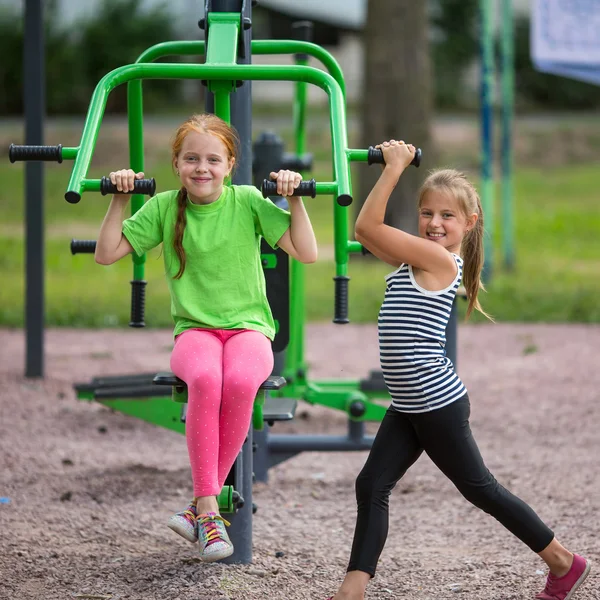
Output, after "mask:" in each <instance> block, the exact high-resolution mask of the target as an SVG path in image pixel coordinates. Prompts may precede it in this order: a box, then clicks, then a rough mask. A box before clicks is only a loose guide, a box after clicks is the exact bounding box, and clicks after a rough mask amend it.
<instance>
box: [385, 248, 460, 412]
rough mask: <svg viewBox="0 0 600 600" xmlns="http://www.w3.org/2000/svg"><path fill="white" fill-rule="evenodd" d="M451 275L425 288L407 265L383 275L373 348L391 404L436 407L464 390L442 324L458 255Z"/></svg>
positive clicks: (400, 407)
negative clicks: (440, 285)
mask: <svg viewBox="0 0 600 600" xmlns="http://www.w3.org/2000/svg"><path fill="white" fill-rule="evenodd" d="M452 256H453V257H454V260H455V261H456V266H457V267H458V272H457V274H456V277H455V278H454V281H453V282H452V283H451V284H450V285H449V286H448V287H447V288H446V289H444V290H440V291H436V292H430V291H429V290H425V289H423V288H422V287H421V286H420V285H419V284H418V283H417V282H416V281H415V277H414V274H413V269H412V266H411V265H407V264H403V265H401V266H400V268H399V269H397V270H396V271H394V272H393V273H390V274H389V275H387V276H386V278H385V279H386V283H387V286H386V291H385V298H384V300H383V304H382V306H381V310H380V311H379V318H378V321H377V327H378V332H379V354H380V360H381V369H382V371H383V377H384V379H385V383H386V386H387V388H388V390H389V392H390V396H391V398H392V408H394V409H396V410H398V411H400V412H411V413H421V412H428V411H431V410H435V409H437V408H442V407H443V406H446V405H447V404H450V403H451V402H454V400H458V399H459V398H460V397H461V396H464V394H465V393H466V392H467V390H466V388H465V386H464V385H463V383H462V381H461V380H460V378H459V377H458V375H457V374H456V372H455V370H454V365H453V364H452V361H451V360H450V359H449V358H448V357H447V356H446V350H445V347H446V325H447V324H448V320H449V319H450V311H451V310H452V303H453V302H454V298H455V297H456V291H457V290H458V286H459V285H460V282H461V279H462V266H463V261H462V258H460V256H458V255H456V254H452Z"/></svg>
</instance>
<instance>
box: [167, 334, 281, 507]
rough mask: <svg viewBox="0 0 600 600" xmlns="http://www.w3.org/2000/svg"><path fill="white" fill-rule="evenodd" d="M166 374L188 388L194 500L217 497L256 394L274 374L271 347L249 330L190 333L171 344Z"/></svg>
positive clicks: (238, 449)
mask: <svg viewBox="0 0 600 600" xmlns="http://www.w3.org/2000/svg"><path fill="white" fill-rule="evenodd" d="M171 370H172V371H173V373H174V374H175V375H177V377H179V378H180V379H183V381H185V382H186V383H187V387H188V406H187V413H186V424H185V430H186V438H187V446H188V453H189V456H190V465H191V467H192V480H193V483H194V496H195V497H201V496H216V495H218V494H219V492H220V491H221V488H222V487H223V484H224V483H225V479H226V477H227V475H228V474H229V471H230V470H231V467H232V466H233V463H234V462H235V459H236V457H237V455H238V453H239V452H240V450H241V448H242V445H243V443H244V440H245V439H246V435H247V434H248V428H249V427H250V420H251V417H252V407H253V405H254V398H255V397H256V393H257V391H258V388H259V387H260V385H261V384H262V383H263V382H264V381H265V380H266V379H267V378H268V377H269V375H270V374H271V372H272V370H273V351H272V348H271V342H270V341H269V339H268V338H267V337H266V336H264V335H263V334H262V333H259V332H258V331H250V330H248V329H189V330H188V331H184V332H183V333H182V334H181V335H178V336H177V338H176V340H175V347H174V348H173V353H172V354H171Z"/></svg>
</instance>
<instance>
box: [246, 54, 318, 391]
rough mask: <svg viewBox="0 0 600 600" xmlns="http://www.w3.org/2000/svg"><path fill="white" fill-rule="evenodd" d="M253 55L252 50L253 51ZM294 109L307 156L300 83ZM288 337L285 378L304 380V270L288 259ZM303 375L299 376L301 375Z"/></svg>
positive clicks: (299, 146) (300, 61) (299, 151)
mask: <svg viewBox="0 0 600 600" xmlns="http://www.w3.org/2000/svg"><path fill="white" fill-rule="evenodd" d="M252 49H253V51H254V47H252ZM295 64H296V65H299V66H308V60H307V59H306V58H300V57H299V56H298V55H296V57H295ZM295 88H296V89H295V92H296V93H295V98H294V106H293V121H294V137H295V140H296V147H295V152H296V156H298V157H302V156H304V154H305V152H306V107H307V96H308V86H307V85H306V83H305V82H303V81H297V82H296V85H295ZM289 260H290V289H291V294H290V317H289V318H290V336H289V341H288V346H287V349H286V352H285V368H284V375H285V376H286V377H288V376H289V378H290V379H297V378H298V377H300V376H302V377H303V378H305V374H306V372H307V365H306V363H305V361H304V345H305V344H304V322H305V319H306V301H305V288H306V286H305V278H306V269H305V267H304V264H303V263H301V262H300V261H297V260H294V259H293V258H291V257H290V259H289ZM300 374H302V375H300Z"/></svg>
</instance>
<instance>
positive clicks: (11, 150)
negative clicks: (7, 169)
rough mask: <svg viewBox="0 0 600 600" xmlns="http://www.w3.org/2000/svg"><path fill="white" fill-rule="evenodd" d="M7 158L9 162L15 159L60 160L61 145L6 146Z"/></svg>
mask: <svg viewBox="0 0 600 600" xmlns="http://www.w3.org/2000/svg"><path fill="white" fill-rule="evenodd" d="M8 158H9V159H10V162H11V163H14V162H15V161H17V160H47V161H51V160H53V161H57V162H59V163H61V162H62V145H61V144H58V145H57V146H17V145H16V144H11V145H10V146H9V147H8Z"/></svg>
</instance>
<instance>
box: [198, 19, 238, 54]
mask: <svg viewBox="0 0 600 600" xmlns="http://www.w3.org/2000/svg"><path fill="white" fill-rule="evenodd" d="M239 26H240V14H239V13H216V12H210V13H208V28H209V30H210V36H209V37H208V47H207V49H206V63H207V64H211V65H234V64H235V63H236V59H237V46H238V31H239Z"/></svg>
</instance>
